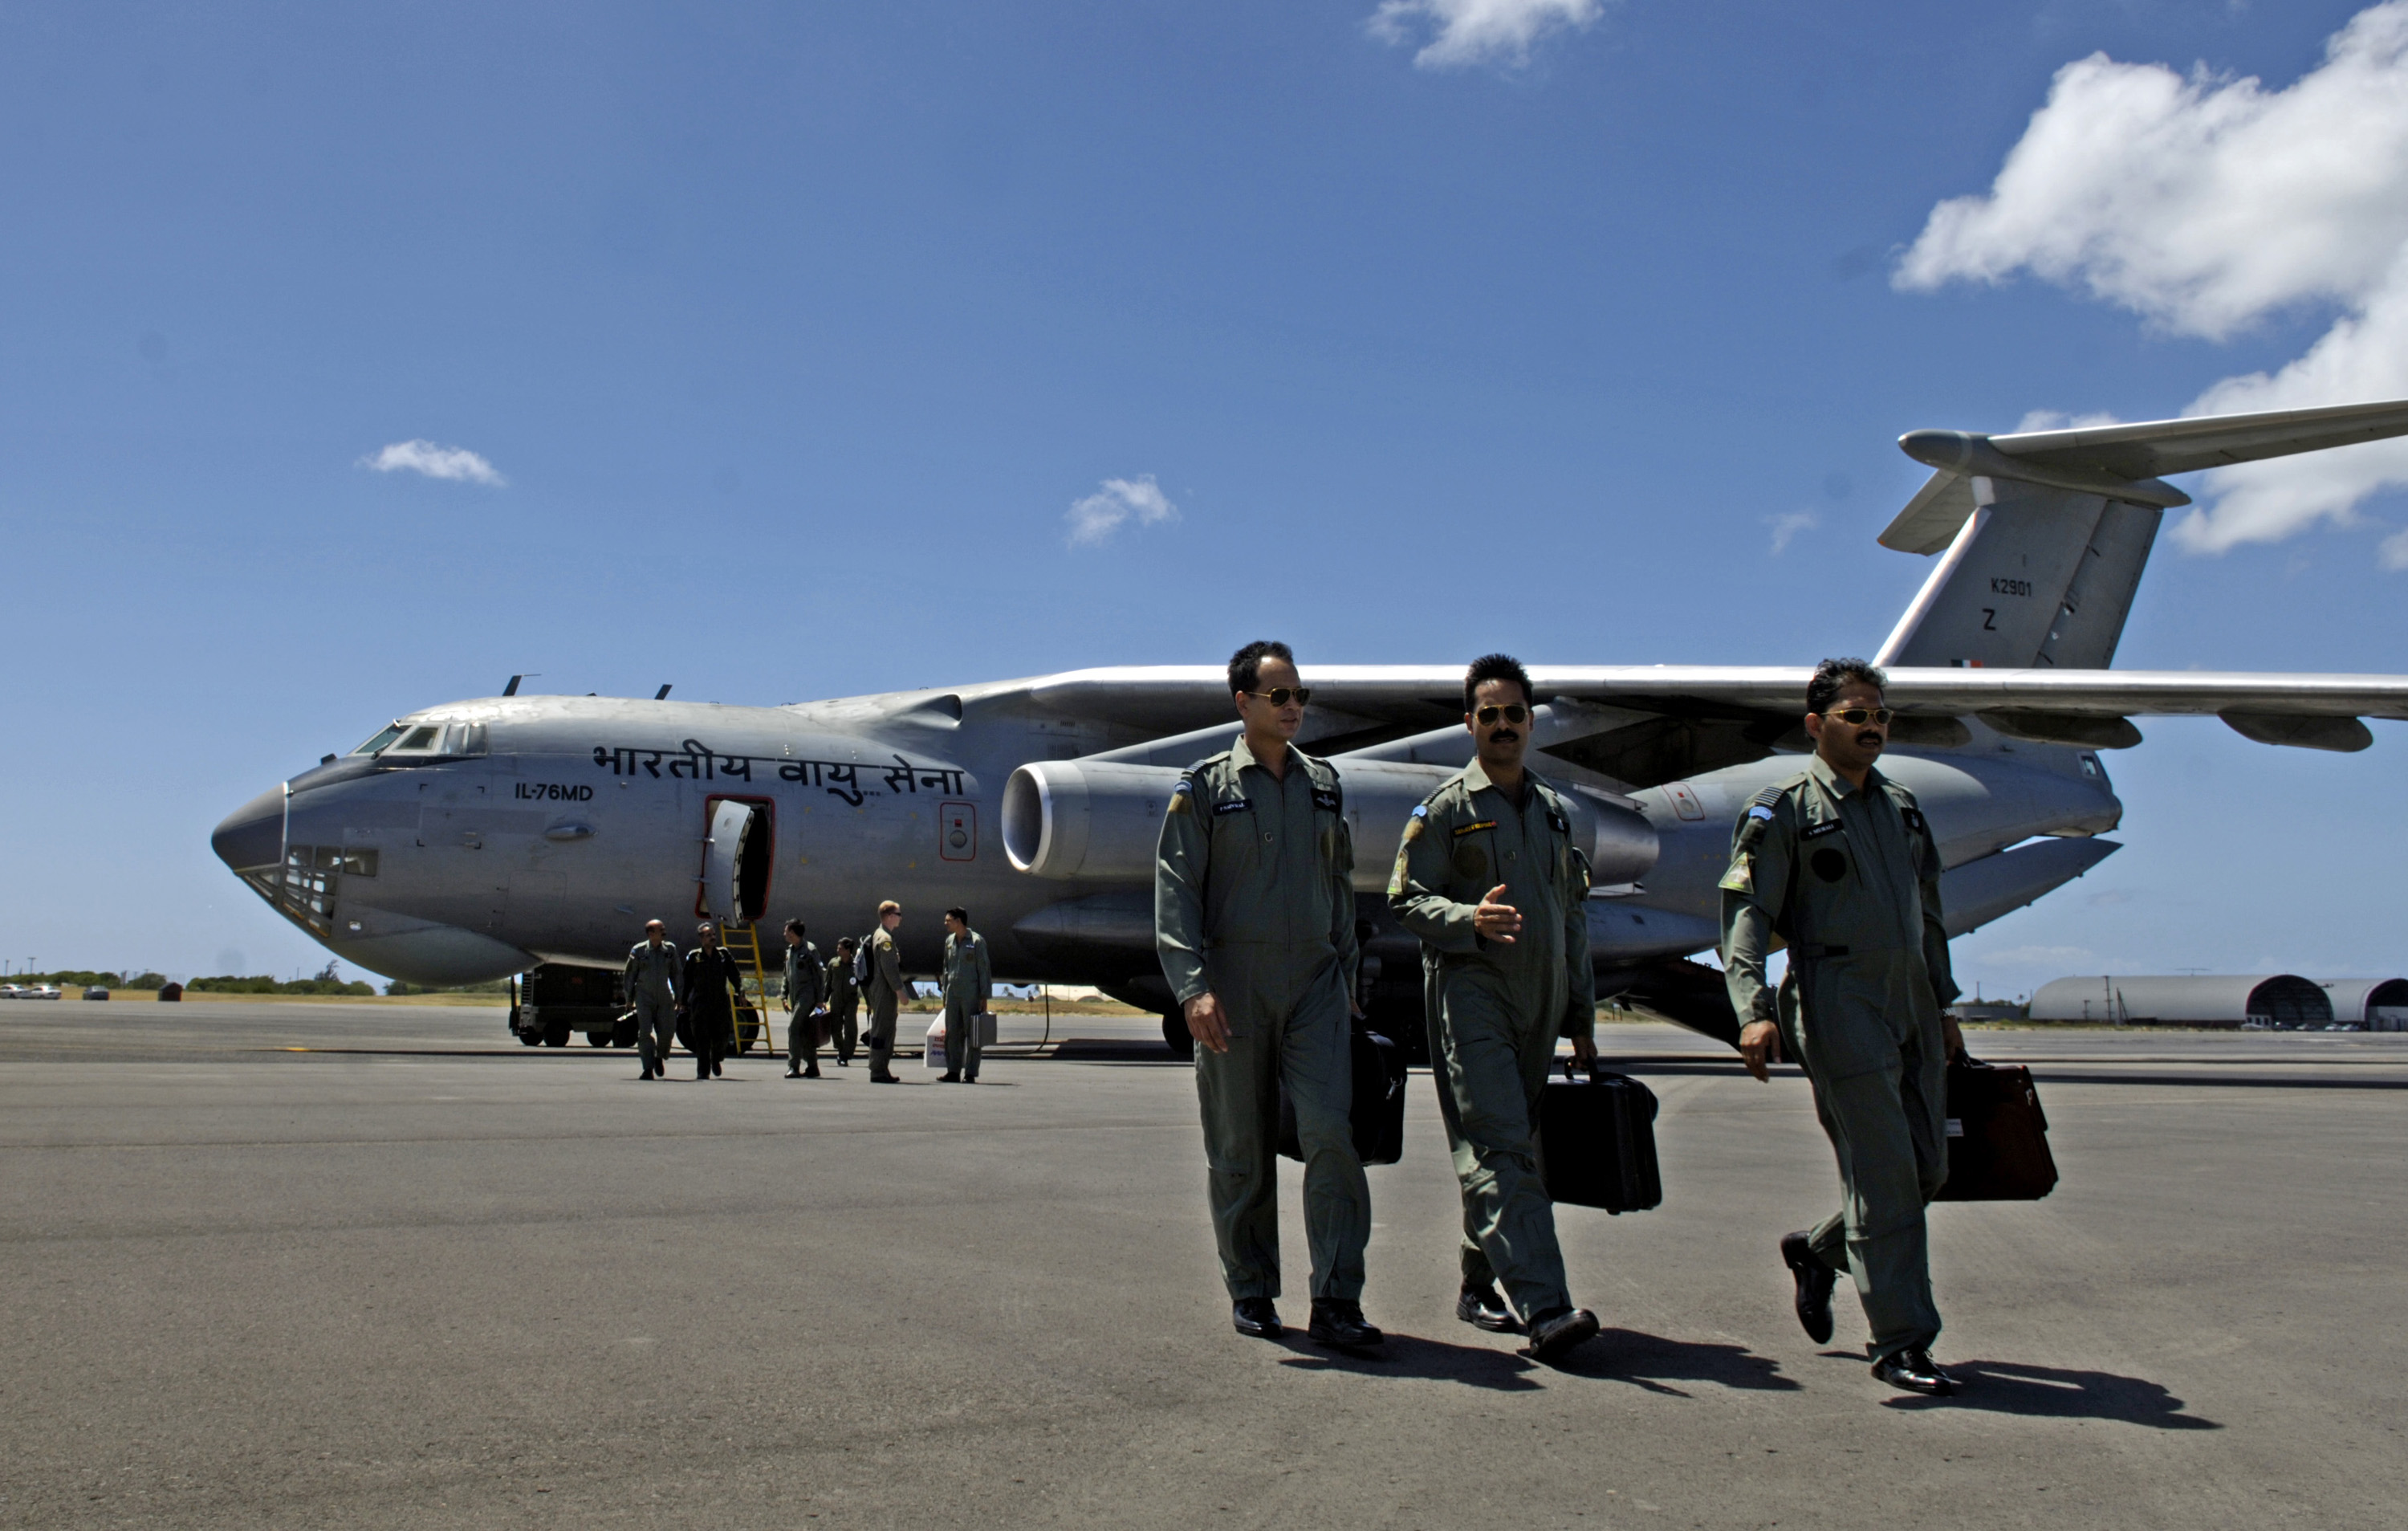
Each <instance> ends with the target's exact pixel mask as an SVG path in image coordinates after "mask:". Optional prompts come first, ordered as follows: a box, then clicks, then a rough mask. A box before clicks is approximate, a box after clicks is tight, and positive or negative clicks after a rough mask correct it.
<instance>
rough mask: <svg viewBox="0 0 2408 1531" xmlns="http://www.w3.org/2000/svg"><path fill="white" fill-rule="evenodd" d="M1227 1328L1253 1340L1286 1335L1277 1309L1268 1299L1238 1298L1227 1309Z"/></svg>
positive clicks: (1285, 1329)
mask: <svg viewBox="0 0 2408 1531" xmlns="http://www.w3.org/2000/svg"><path fill="white" fill-rule="evenodd" d="M1229 1327H1230V1328H1232V1329H1235V1330H1236V1331H1237V1332H1238V1333H1240V1334H1241V1335H1247V1336H1252V1337H1254V1338H1255V1339H1277V1338H1279V1337H1280V1336H1282V1335H1284V1334H1286V1333H1287V1326H1286V1325H1285V1324H1283V1323H1282V1322H1280V1317H1279V1308H1278V1307H1277V1306H1276V1305H1275V1304H1273V1303H1272V1301H1271V1300H1270V1299H1269V1297H1240V1298H1239V1299H1238V1300H1237V1301H1236V1302H1235V1303H1233V1304H1231V1305H1230V1307H1229Z"/></svg>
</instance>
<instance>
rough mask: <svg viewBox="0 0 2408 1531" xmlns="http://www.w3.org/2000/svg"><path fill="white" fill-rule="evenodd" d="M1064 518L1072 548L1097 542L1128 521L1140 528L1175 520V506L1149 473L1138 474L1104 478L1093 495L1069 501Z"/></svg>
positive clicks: (1176, 514)
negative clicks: (1067, 525)
mask: <svg viewBox="0 0 2408 1531" xmlns="http://www.w3.org/2000/svg"><path fill="white" fill-rule="evenodd" d="M1066 519H1068V521H1069V523H1070V543H1071V545H1072V546H1074V547H1075V546H1077V545H1078V544H1079V543H1081V542H1102V541H1104V539H1106V538H1108V537H1110V536H1111V534H1112V533H1114V532H1116V531H1118V530H1120V529H1121V527H1124V526H1125V525H1126V524H1128V523H1129V522H1131V521H1135V522H1136V523H1137V524H1138V525H1139V526H1140V527H1153V526H1159V525H1160V524H1161V523H1163V522H1165V521H1176V520H1178V519H1179V507H1178V506H1176V505H1173V504H1172V503H1171V502H1170V500H1169V498H1168V497H1167V496H1165V495H1164V494H1163V492H1162V489H1161V487H1160V486H1159V485H1157V484H1155V483H1154V475H1153V474H1151V473H1140V474H1139V475H1138V476H1137V477H1135V478H1133V479H1106V480H1105V481H1104V482H1103V484H1102V485H1101V486H1100V487H1099V488H1097V491H1096V492H1095V493H1094V494H1092V495H1089V496H1087V497H1086V498H1084V499H1076V500H1072V501H1071V502H1070V510H1069V513H1068V516H1067V517H1066Z"/></svg>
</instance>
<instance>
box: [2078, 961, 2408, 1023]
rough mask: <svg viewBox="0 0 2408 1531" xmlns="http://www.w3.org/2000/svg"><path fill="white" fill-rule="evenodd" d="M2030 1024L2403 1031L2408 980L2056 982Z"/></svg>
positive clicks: (2290, 976)
mask: <svg viewBox="0 0 2408 1531" xmlns="http://www.w3.org/2000/svg"><path fill="white" fill-rule="evenodd" d="M2031 1018H2032V1019H2034V1020H2072V1021H2085V1020H2086V1021H2094V1022H2096V1021H2103V1022H2107V1023H2109V1024H2112V1025H2117V1026H2254V1027H2267V1028H2272V1029H2274V1030H2278V1031H2302V1030H2321V1029H2322V1028H2324V1027H2327V1026H2333V1025H2342V1026H2352V1027H2358V1026H2362V1027H2364V1028H2365V1029H2366V1030H2368V1031H2370V1032H2401V1031H2408V978H2328V979H2323V980H2321V981H2320V980H2318V979H2315V978H2303V977H2301V976H2300V975H2298V974H2296V973H2257V974H2243V975H2223V976H2189V975H2164V976H2116V975H2112V974H2110V975H2098V976H2095V977H2079V978H2059V979H2057V981H2056V982H2054V983H2048V984H2042V986H2041V988H2040V991H2039V992H2038V993H2035V994H2034V995H2032V999H2031Z"/></svg>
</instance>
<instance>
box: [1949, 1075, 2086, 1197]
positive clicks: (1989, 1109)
mask: <svg viewBox="0 0 2408 1531" xmlns="http://www.w3.org/2000/svg"><path fill="white" fill-rule="evenodd" d="M2056 1188H2057V1160H2056V1158H2055V1156H2053V1155H2052V1154H2050V1152H2049V1151H2048V1118H2047V1117H2045V1116H2043V1115H2042V1113H2041V1108H2040V1092H2039V1091H2038V1090H2034V1089H2033V1088H2032V1076H2031V1070H2029V1069H2028V1068H2017V1067H2013V1066H2009V1067H2005V1068H2000V1067H1994V1066H1993V1065H1991V1064H1988V1063H1981V1062H1974V1061H1973V1060H1972V1059H1971V1058H1968V1059H1966V1060H1965V1061H1964V1062H1961V1063H1951V1064H1949V1065H1948V1183H1947V1184H1946V1185H1944V1186H1942V1187H1941V1188H1940V1195H1939V1198H1938V1199H1939V1200H1941V1201H1943V1202H2035V1201H2038V1200H2040V1199H2041V1198H2042V1196H2045V1195H2047V1194H2048V1193H2049V1192H2051V1191H2053V1190H2055V1189H2056Z"/></svg>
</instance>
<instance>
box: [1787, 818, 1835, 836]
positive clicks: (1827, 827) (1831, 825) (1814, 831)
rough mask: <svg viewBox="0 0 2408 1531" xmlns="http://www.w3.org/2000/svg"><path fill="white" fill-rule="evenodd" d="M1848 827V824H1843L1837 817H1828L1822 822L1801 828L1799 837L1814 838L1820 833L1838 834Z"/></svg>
mask: <svg viewBox="0 0 2408 1531" xmlns="http://www.w3.org/2000/svg"><path fill="white" fill-rule="evenodd" d="M1846 827H1847V826H1845V825H1843V824H1842V823H1841V822H1840V821H1839V820H1838V819H1836V818H1827V819H1825V820H1823V822H1822V823H1820V824H1810V825H1808V826H1807V827H1806V828H1805V829H1802V830H1799V831H1798V838H1799V839H1800V840H1813V839H1814V838H1816V837H1817V836H1820V835H1826V834H1837V833H1839V832H1840V831H1841V830H1843V829H1845V828H1846Z"/></svg>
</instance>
